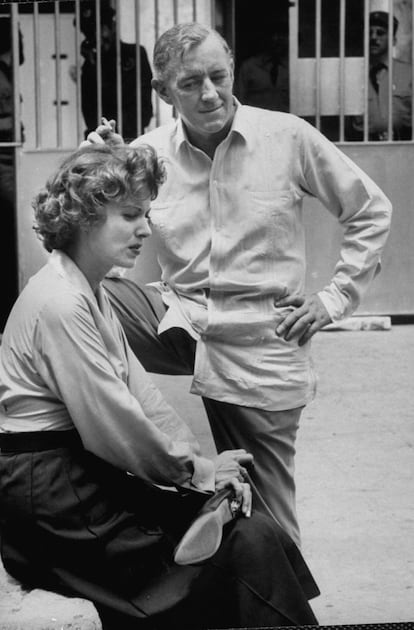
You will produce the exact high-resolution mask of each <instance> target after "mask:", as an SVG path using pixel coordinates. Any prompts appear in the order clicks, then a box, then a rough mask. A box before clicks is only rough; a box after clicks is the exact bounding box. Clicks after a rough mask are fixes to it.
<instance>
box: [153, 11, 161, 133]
mask: <svg viewBox="0 0 414 630" xmlns="http://www.w3.org/2000/svg"><path fill="white" fill-rule="evenodd" d="M154 31H155V32H154V35H155V41H157V39H158V37H159V33H160V7H159V2H158V0H154ZM160 118H161V112H160V97H159V96H158V94H157V97H156V99H155V124H156V126H157V127H158V126H159V124H160V122H161V120H160Z"/></svg>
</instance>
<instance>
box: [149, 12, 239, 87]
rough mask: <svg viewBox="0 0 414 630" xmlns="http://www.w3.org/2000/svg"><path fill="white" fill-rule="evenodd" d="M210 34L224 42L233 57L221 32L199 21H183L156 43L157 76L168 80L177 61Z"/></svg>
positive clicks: (225, 47)
mask: <svg viewBox="0 0 414 630" xmlns="http://www.w3.org/2000/svg"><path fill="white" fill-rule="evenodd" d="M210 35H212V36H213V37H215V38H216V39H217V40H218V41H219V42H220V43H221V44H222V46H223V49H224V50H225V52H226V53H227V54H228V55H229V57H230V59H232V58H233V53H232V51H231V49H230V46H229V45H228V43H227V42H226V40H225V39H224V38H223V37H222V36H221V35H220V33H218V32H217V31H216V30H214V29H213V28H211V27H209V26H205V25H204V24H199V23H198V22H183V23H181V24H176V25H175V26H173V27H172V28H170V29H168V30H167V31H165V33H163V34H162V35H161V36H160V37H159V39H158V40H157V41H156V43H155V46H154V56H153V64H154V73H155V76H156V78H157V79H158V80H159V81H162V82H164V81H166V80H167V79H168V78H169V74H170V72H171V70H172V69H173V68H174V67H175V64H176V63H177V61H181V59H182V58H183V56H184V55H185V53H186V52H187V51H188V50H190V49H191V48H192V47H193V46H197V45H198V44H201V43H202V42H204V40H206V39H207V37H209V36H210Z"/></svg>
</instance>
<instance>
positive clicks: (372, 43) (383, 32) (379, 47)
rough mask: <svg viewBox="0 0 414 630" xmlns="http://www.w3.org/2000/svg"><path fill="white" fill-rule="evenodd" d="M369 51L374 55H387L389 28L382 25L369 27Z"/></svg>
mask: <svg viewBox="0 0 414 630" xmlns="http://www.w3.org/2000/svg"><path fill="white" fill-rule="evenodd" d="M369 52H370V55H372V56H373V57H377V58H378V57H387V55H388V28H386V27H385V26H380V25H371V26H370V27H369Z"/></svg>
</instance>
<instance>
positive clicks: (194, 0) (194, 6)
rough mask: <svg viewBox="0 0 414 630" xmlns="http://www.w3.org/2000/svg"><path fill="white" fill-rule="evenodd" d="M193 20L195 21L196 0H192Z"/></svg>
mask: <svg viewBox="0 0 414 630" xmlns="http://www.w3.org/2000/svg"><path fill="white" fill-rule="evenodd" d="M193 22H197V0H193Z"/></svg>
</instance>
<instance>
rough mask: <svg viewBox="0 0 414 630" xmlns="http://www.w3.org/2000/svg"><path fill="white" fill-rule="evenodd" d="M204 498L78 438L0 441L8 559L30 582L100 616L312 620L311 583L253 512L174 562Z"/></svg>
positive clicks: (125, 621)
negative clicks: (130, 470)
mask: <svg viewBox="0 0 414 630" xmlns="http://www.w3.org/2000/svg"><path fill="white" fill-rule="evenodd" d="M204 500H205V497H204V496H203V495H200V494H199V493H195V492H194V493H188V494H186V495H180V494H179V493H172V492H168V491H162V490H159V489H157V488H153V487H152V486H151V487H150V486H148V485H146V484H144V483H142V482H140V481H139V480H137V479H136V478H134V477H132V476H131V475H127V474H125V473H123V472H122V471H119V470H117V469H115V468H114V467H112V466H111V465H109V464H107V463H105V462H103V461H102V460H100V459H99V458H97V457H95V456H94V455H92V454H90V453H88V452H87V451H85V450H84V449H83V448H82V447H79V448H71V449H69V448H57V449H53V450H46V451H42V452H24V453H1V454H0V527H1V555H2V559H3V563H4V566H5V568H6V570H7V571H8V572H9V573H10V574H11V575H13V576H14V577H15V578H17V579H19V580H20V581H21V582H23V583H25V584H27V585H29V586H33V587H40V588H45V589H49V590H52V591H56V592H59V593H62V594H65V595H68V596H76V597H84V598H86V599H89V600H91V601H93V602H94V604H95V605H96V607H97V610H98V612H99V614H100V615H101V618H102V620H103V625H104V628H120V627H122V628H123V629H125V630H126V629H127V628H136V629H141V628H145V629H151V630H153V629H158V628H159V629H161V628H167V627H168V628H171V627H177V628H178V627H179V628H180V629H181V630H183V629H184V628H191V629H192V630H195V629H196V628H209V627H210V628H213V627H214V628H226V627H242V626H243V627H246V626H256V627H257V626H275V625H295V624H298V625H300V624H315V623H316V619H315V617H314V615H313V613H312V610H311V608H310V606H309V604H308V599H311V598H312V597H315V596H316V595H317V594H318V589H317V586H316V584H315V582H314V581H313V578H312V576H311V574H310V572H309V570H308V568H307V566H306V564H305V562H304V560H303V559H302V556H301V554H300V552H299V550H298V549H297V548H296V546H295V545H294V543H293V542H292V541H291V540H290V538H289V537H288V536H287V535H286V534H285V533H284V532H283V531H282V530H281V529H277V527H276V526H275V523H274V522H273V521H271V520H269V519H267V518H266V517H264V516H262V515H260V514H253V515H252V517H251V518H250V519H245V518H240V519H238V520H236V521H234V522H233V523H230V524H229V525H227V526H226V527H225V533H224V537H223V542H222V545H221V547H220V549H219V551H218V552H217V553H216V554H215V556H214V557H213V558H211V560H209V561H208V562H207V563H205V564H203V565H198V566H187V567H183V566H178V565H176V564H174V562H173V550H174V546H175V544H176V542H177V540H178V537H179V536H180V535H181V534H182V533H183V531H185V528H186V527H187V526H188V524H189V522H190V520H191V518H192V517H193V515H194V514H195V512H196V511H197V509H198V508H199V507H200V506H201V504H202V501H204Z"/></svg>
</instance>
